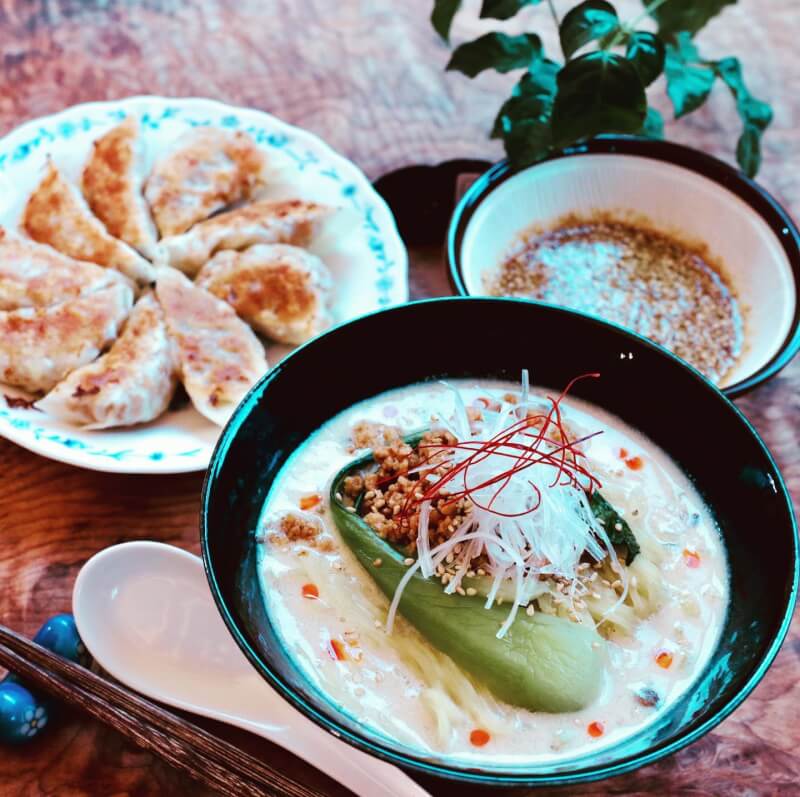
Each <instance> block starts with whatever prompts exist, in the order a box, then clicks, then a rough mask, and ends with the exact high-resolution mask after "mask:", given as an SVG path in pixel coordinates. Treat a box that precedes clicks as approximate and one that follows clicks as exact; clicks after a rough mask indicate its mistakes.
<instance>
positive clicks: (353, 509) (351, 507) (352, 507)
mask: <svg viewBox="0 0 800 797" xmlns="http://www.w3.org/2000/svg"><path fill="white" fill-rule="evenodd" d="M345 511H346V512H350V513H351V514H353V515H355V513H356V508H355V507H354V506H346V507H345Z"/></svg>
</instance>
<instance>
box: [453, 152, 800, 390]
mask: <svg viewBox="0 0 800 797" xmlns="http://www.w3.org/2000/svg"><path fill="white" fill-rule="evenodd" d="M619 146H620V147H621V146H622V145H619ZM628 146H629V147H630V148H632V149H633V148H635V147H638V148H639V149H641V150H642V151H643V152H645V151H647V147H656V146H657V147H660V148H661V149H664V150H666V149H669V150H670V151H672V150H674V151H676V152H679V154H681V156H682V157H683V158H685V159H686V158H688V156H687V155H686V153H689V154H691V155H692V157H694V158H695V159H704V160H707V161H709V162H711V161H713V159H711V158H706V156H703V155H702V154H701V153H693V151H692V150H687V149H686V148H683V147H678V146H677V145H672V144H667V143H666V142H658V144H657V145H656V144H653V143H651V142H645V143H640V142H634V143H632V144H629V145H628ZM676 160H677V158H676ZM714 164H718V162H716V161H714ZM695 167H696V168H699V167H697V165H696V164H695ZM714 168H719V169H720V170H723V169H724V170H726V171H725V175H726V179H728V180H729V185H730V189H729V188H728V187H726V186H725V185H723V184H721V182H722V181H721V180H712V179H710V178H709V177H707V176H705V175H704V174H702V173H700V171H699V170H698V171H695V170H694V169H692V168H689V167H688V166H684V165H682V164H681V163H679V162H670V161H668V160H666V159H656V158H654V157H641V156H639V155H635V154H631V153H629V152H625V153H624V154H623V153H620V152H602V153H588V154H587V153H582V152H581V153H578V154H576V155H574V156H569V157H563V158H556V159H553V160H550V161H546V162H544V163H541V164H537V165H536V166H533V167H531V168H528V169H525V170H523V171H521V172H519V173H518V174H516V175H513V176H511V177H508V179H501V180H500V181H498V183H497V184H496V185H494V186H493V187H492V188H490V189H488V190H486V191H485V193H483V194H482V195H481V196H480V197H479V198H475V199H473V198H471V197H470V195H469V194H468V195H467V196H465V198H464V201H462V206H461V208H460V213H459V212H457V214H456V216H455V217H454V223H456V225H457V226H458V230H455V229H454V228H451V233H450V235H451V239H450V246H451V248H450V258H451V268H453V267H454V262H453V261H454V260H455V261H456V262H455V268H456V269H457V271H458V272H460V274H459V276H460V279H461V280H462V290H463V292H466V293H468V294H470V295H481V294H483V293H484V292H485V289H484V287H483V275H484V273H485V271H486V270H487V269H491V268H493V267H495V266H497V265H499V264H500V263H501V262H502V261H503V260H504V259H505V256H506V252H507V251H508V250H509V249H510V247H511V246H512V244H513V243H514V242H515V241H516V240H517V239H518V236H519V235H520V234H521V233H522V232H524V231H525V230H526V229H527V228H528V227H530V226H532V225H542V226H547V225H548V224H553V223H555V222H557V221H558V219H559V218H562V217H563V216H565V215H567V214H569V213H576V214H578V215H591V214H592V213H593V212H596V211H607V212H611V213H615V212H616V213H621V214H623V215H624V214H625V213H630V212H633V213H635V214H637V215H642V216H644V217H646V218H647V219H648V220H650V221H651V222H652V223H653V224H654V225H655V226H656V227H658V228H660V229H662V230H664V231H665V232H667V233H674V234H676V235H677V236H678V238H680V239H683V240H688V241H698V242H702V243H705V244H707V245H708V249H709V251H710V252H711V253H712V254H713V255H714V256H715V257H717V258H719V259H720V261H721V262H722V263H723V265H724V268H725V271H726V275H727V277H728V278H729V280H730V282H731V284H732V286H733V288H734V290H735V292H736V294H737V296H738V298H739V302H740V306H741V308H742V313H743V319H744V350H743V352H742V355H741V357H740V358H739V360H738V362H737V363H736V365H735V366H734V368H733V369H732V370H731V371H730V372H729V373H728V374H727V375H726V377H725V379H724V380H723V382H722V384H721V385H720V386H721V387H726V388H727V387H731V386H736V385H741V384H742V383H745V382H747V380H748V379H750V378H751V377H753V375H754V374H756V373H757V372H759V371H760V370H762V369H764V367H765V365H766V364H768V363H770V362H771V361H774V359H775V358H776V357H778V355H779V354H780V353H781V352H782V351H783V350H784V349H786V348H787V345H788V343H787V342H788V341H789V339H790V338H791V337H792V335H793V330H795V336H796V319H795V314H796V310H797V308H796V296H797V286H796V284H795V278H794V274H793V269H792V264H791V263H790V260H789V256H788V254H787V252H788V251H793V252H796V248H797V244H796V242H795V236H796V230H794V229H790V227H791V222H790V221H788V220H786V222H785V226H784V224H783V223H779V217H778V213H779V209H778V208H777V203H774V200H771V198H769V197H768V195H766V193H765V192H763V191H761V190H760V189H758V188H757V187H755V186H754V185H753V184H752V183H749V181H747V180H746V179H745V178H744V177H742V176H740V175H738V174H734V170H733V169H729V167H725V166H724V165H723V164H719V166H718V167H716V166H715V167H714ZM728 172H730V174H729V173H728ZM734 181H738V183H739V184H740V185H741V186H742V188H743V190H746V193H747V195H748V196H750V195H752V196H754V197H756V199H757V200H758V201H759V202H760V203H767V202H771V203H773V204H774V207H771V208H770V211H769V212H770V213H771V214H772V215H773V216H774V218H772V219H771V222H772V224H768V223H767V221H766V220H765V216H763V215H762V214H761V212H760V211H759V210H758V209H757V208H756V207H755V205H754V204H751V203H749V202H748V201H745V199H743V198H742V196H740V195H737V193H734V190H732V189H734V188H735V185H734ZM456 238H458V239H457V240H456ZM784 244H785V245H784ZM784 364H785V363H784Z"/></svg>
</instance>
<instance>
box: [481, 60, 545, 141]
mask: <svg viewBox="0 0 800 797" xmlns="http://www.w3.org/2000/svg"><path fill="white" fill-rule="evenodd" d="M560 68H561V67H560V66H559V65H558V64H557V63H555V62H554V61H550V60H549V59H547V58H544V59H542V60H541V61H540V62H539V63H537V64H536V65H535V66H533V67H531V69H530V70H529V71H528V72H526V73H525V74H524V75H523V76H522V77H521V78H520V80H519V82H518V83H517V85H516V86H514V89H513V90H512V92H511V96H510V97H509V98H508V99H507V100H506V101H505V102H504V103H503V105H502V106H501V107H500V110H499V111H498V113H497V117H496V118H495V120H494V127H493V128H492V138H504V137H505V136H507V135H509V134H511V132H512V128H513V127H514V126H515V125H516V124H518V123H520V122H524V121H533V122H538V123H540V124H549V121H550V114H551V112H552V110H553V98H554V97H555V95H556V76H557V75H558V70H559V69H560Z"/></svg>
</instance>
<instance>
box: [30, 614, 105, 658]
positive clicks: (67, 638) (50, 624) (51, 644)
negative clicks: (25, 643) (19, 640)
mask: <svg viewBox="0 0 800 797" xmlns="http://www.w3.org/2000/svg"><path fill="white" fill-rule="evenodd" d="M33 641H34V642H36V643H38V644H39V645H41V646H42V647H45V648H47V649H48V650H52V651H53V653H58V655H59V656H63V657H64V658H65V659H69V660H70V661H74V662H75V663H76V664H80V665H82V666H83V667H88V666H89V664H90V663H91V658H90V657H89V654H88V652H87V650H86V647H85V646H84V644H83V642H81V638H80V636H79V634H78V627H77V626H76V625H75V618H74V617H73V616H72V615H71V614H56V615H54V616H53V617H51V618H50V619H49V620H48V621H47V622H46V623H45V624H44V625H43V626H42V627H41V628H40V629H39V631H38V633H37V634H36V636H35V637H34V638H33Z"/></svg>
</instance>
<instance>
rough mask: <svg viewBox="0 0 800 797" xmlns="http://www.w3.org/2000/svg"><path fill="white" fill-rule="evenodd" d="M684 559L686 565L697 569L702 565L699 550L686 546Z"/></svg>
mask: <svg viewBox="0 0 800 797" xmlns="http://www.w3.org/2000/svg"><path fill="white" fill-rule="evenodd" d="M683 561H684V562H685V563H686V567H691V568H692V569H693V570H695V569H696V568H698V567H700V554H699V553H697V551H690V550H689V549H688V548H684V549H683Z"/></svg>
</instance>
